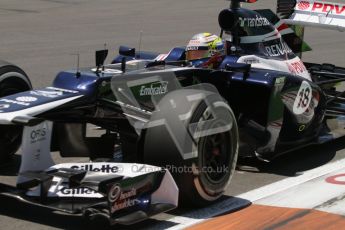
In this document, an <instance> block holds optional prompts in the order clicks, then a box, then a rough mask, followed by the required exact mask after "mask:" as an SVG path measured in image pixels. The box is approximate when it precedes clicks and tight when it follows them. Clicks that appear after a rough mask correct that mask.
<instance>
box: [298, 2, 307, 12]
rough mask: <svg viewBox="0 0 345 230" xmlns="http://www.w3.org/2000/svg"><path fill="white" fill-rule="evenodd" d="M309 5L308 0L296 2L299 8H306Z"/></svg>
mask: <svg viewBox="0 0 345 230" xmlns="http://www.w3.org/2000/svg"><path fill="white" fill-rule="evenodd" d="M309 7H310V3H309V2H308V1H301V2H299V3H298V4H297V8H298V9H299V10H306V9H308V8H309Z"/></svg>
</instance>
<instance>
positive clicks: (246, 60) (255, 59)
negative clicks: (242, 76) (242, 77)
mask: <svg viewBox="0 0 345 230" xmlns="http://www.w3.org/2000/svg"><path fill="white" fill-rule="evenodd" d="M243 62H244V63H246V64H258V63H260V60H259V59H257V58H246V59H243Z"/></svg>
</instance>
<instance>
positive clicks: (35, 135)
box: [30, 128, 47, 144]
mask: <svg viewBox="0 0 345 230" xmlns="http://www.w3.org/2000/svg"><path fill="white" fill-rule="evenodd" d="M46 134H47V129H46V128H41V129H35V130H32V131H31V133H30V140H31V144H32V143H36V142H37V141H43V140H45V139H46Z"/></svg>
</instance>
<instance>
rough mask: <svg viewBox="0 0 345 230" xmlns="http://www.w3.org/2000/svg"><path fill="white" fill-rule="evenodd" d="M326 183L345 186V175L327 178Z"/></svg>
mask: <svg viewBox="0 0 345 230" xmlns="http://www.w3.org/2000/svg"><path fill="white" fill-rule="evenodd" d="M326 182H327V183H330V184H336V185H345V174H344V173H342V174H338V175H334V176H330V177H327V178H326Z"/></svg>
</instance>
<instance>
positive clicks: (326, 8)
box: [311, 2, 345, 16]
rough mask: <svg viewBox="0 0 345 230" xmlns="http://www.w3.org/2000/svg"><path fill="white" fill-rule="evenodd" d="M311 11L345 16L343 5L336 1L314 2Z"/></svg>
mask: <svg viewBox="0 0 345 230" xmlns="http://www.w3.org/2000/svg"><path fill="white" fill-rule="evenodd" d="M311 11H312V12H318V13H326V14H328V13H331V14H337V15H344V16H345V6H344V5H341V4H337V3H329V2H314V4H313V7H312V8H311Z"/></svg>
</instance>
